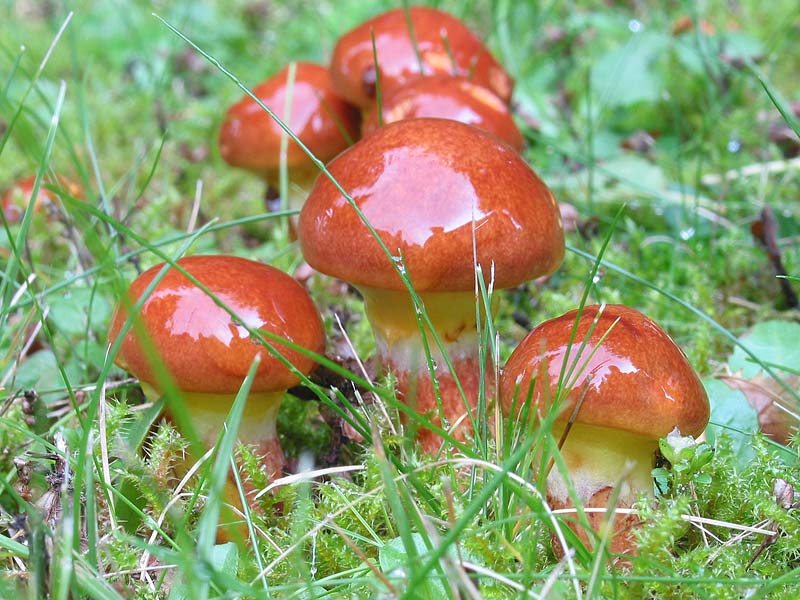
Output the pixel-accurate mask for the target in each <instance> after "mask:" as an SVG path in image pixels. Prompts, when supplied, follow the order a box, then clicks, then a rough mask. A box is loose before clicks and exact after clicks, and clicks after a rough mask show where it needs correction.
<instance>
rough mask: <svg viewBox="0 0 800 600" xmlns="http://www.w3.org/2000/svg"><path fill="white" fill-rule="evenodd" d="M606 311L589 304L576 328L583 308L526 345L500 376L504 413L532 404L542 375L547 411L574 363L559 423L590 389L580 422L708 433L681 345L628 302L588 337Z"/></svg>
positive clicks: (542, 404)
mask: <svg viewBox="0 0 800 600" xmlns="http://www.w3.org/2000/svg"><path fill="white" fill-rule="evenodd" d="M599 309H600V307H599V306H596V305H594V306H586V307H584V309H583V313H582V314H581V318H580V321H579V322H578V325H577V328H576V327H575V317H576V314H577V311H571V312H568V313H566V314H564V315H562V316H560V317H557V318H555V319H552V320H550V321H546V322H544V323H542V324H541V325H539V326H538V327H537V328H536V329H534V330H533V331H531V332H530V333H529V334H528V336H527V337H526V338H525V339H524V340H522V342H520V344H519V346H518V347H517V348H516V350H514V352H513V353H512V355H511V356H510V357H509V359H508V362H507V363H506V366H505V369H504V370H503V374H502V377H501V381H500V397H501V398H502V401H503V408H504V411H505V413H506V414H508V413H509V412H510V411H511V408H512V403H513V402H514V401H515V398H516V403H517V405H518V406H519V404H520V403H522V402H523V401H526V398H527V395H528V392H529V390H530V386H531V381H532V380H533V378H534V377H535V378H536V380H535V383H534V385H533V390H532V395H531V400H530V401H531V406H536V407H537V410H538V412H539V413H540V414H546V412H547V410H548V409H549V408H550V406H551V404H552V402H553V401H554V399H555V398H556V394H557V388H558V380H559V376H560V373H561V370H562V367H563V365H564V362H565V360H567V372H569V370H570V369H571V368H572V365H573V364H574V365H575V368H574V371H573V374H572V376H571V377H570V378H569V379H568V383H567V384H565V388H564V389H565V395H566V399H565V401H564V404H563V408H562V410H561V413H560V416H559V420H562V421H563V420H566V419H568V418H569V416H570V414H571V412H572V409H573V407H574V405H575V402H577V400H578V399H579V398H580V397H581V395H582V394H583V391H584V389H585V390H586V393H585V396H584V397H583V401H582V403H581V406H580V411H579V412H578V415H577V420H576V422H578V423H583V424H585V425H593V426H597V427H603V428H608V429H615V430H620V431H624V432H628V433H632V434H636V435H639V436H642V437H646V438H649V439H657V438H661V437H664V436H666V435H667V434H668V433H669V432H670V431H672V430H673V429H674V428H675V427H678V428H679V429H680V431H681V433H682V434H683V435H693V436H697V435H699V434H701V433H702V432H703V430H704V429H705V426H706V424H707V423H708V417H709V405H708V396H707V395H706V391H705V389H704V388H703V384H702V383H701V382H700V379H699V377H698V376H697V374H696V373H695V371H694V369H693V368H692V366H691V365H690V364H689V361H688V360H687V359H686V356H685V355H684V354H683V352H682V351H681V349H680V348H678V346H677V345H676V344H675V342H673V341H672V339H671V338H670V337H669V336H668V335H667V334H666V333H665V332H664V331H663V330H662V329H661V328H660V327H659V326H658V325H656V324H655V323H654V322H653V321H651V320H650V319H648V318H647V317H645V316H644V315H643V314H641V313H640V312H638V311H637V310H634V309H632V308H628V307H626V306H621V305H607V306H606V307H605V309H604V310H603V312H602V314H601V315H600V317H599V319H598V321H597V323H596V325H594V329H593V330H592V332H591V334H589V335H588V338H587V334H588V332H589V330H590V328H591V327H592V324H593V321H594V319H595V318H596V317H597V314H598V311H599ZM612 325H613V328H612ZM609 329H610V331H609ZM573 330H575V334H574V338H573V339H574V342H573V344H572V346H570V345H569V342H570V339H571V338H572V336H573ZM603 336H606V337H605V339H602V342H601V338H603ZM584 340H587V341H586V345H585V346H584V347H583V348H582V349H581V345H582V344H583V342H584ZM568 349H569V356H567V352H568Z"/></svg>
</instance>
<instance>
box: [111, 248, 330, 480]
mask: <svg viewBox="0 0 800 600" xmlns="http://www.w3.org/2000/svg"><path fill="white" fill-rule="evenodd" d="M177 264H178V265H180V266H181V267H182V268H183V269H185V270H186V272H187V273H189V274H190V275H192V276H193V277H194V278H195V279H196V280H197V281H199V282H200V283H201V284H202V285H203V286H205V287H206V288H207V289H208V290H209V291H210V292H211V293H212V294H214V296H216V298H217V299H218V301H219V302H222V303H223V304H224V305H225V306H226V307H227V308H228V309H230V310H231V311H232V312H233V313H234V314H235V315H236V318H234V317H233V316H231V314H230V313H229V312H228V311H227V310H225V309H224V308H222V306H220V305H219V304H217V302H216V301H215V300H214V299H213V298H212V297H211V296H210V295H208V294H207V293H206V291H204V290H203V289H201V288H200V287H198V286H197V285H196V284H195V283H193V282H192V281H190V280H189V279H188V278H187V277H186V276H185V275H184V274H183V273H181V272H180V271H178V270H177V269H175V268H171V269H169V270H168V271H167V272H166V275H164V276H163V277H162V278H161V279H160V280H159V281H158V283H157V284H156V285H155V288H154V289H153V290H152V291H151V292H150V293H149V294H148V295H147V297H146V299H145V300H144V303H143V304H142V306H141V310H140V311H139V313H138V315H137V316H136V320H135V321H134V324H135V325H136V326H135V327H133V328H131V329H129V330H128V332H127V334H126V335H125V338H124V339H123V341H122V343H121V345H120V348H119V353H118V354H117V356H116V363H117V364H118V365H119V366H120V367H122V368H123V369H125V370H126V371H129V372H130V373H132V374H133V375H134V376H136V377H137V378H138V379H139V381H140V382H141V385H142V389H143V390H144V392H145V395H146V396H147V398H148V399H150V400H156V399H157V398H158V397H160V396H161V395H162V394H163V393H164V390H165V387H164V383H165V381H164V378H165V377H168V378H169V379H170V380H171V381H172V383H173V384H174V386H175V387H176V388H177V389H178V390H179V391H180V392H181V396H182V398H183V401H184V402H185V405H186V407H187V409H188V415H189V418H190V420H191V423H192V425H193V427H194V429H195V430H196V431H197V433H198V434H199V436H200V438H201V440H202V441H203V443H204V444H205V445H206V447H211V446H213V445H214V443H215V442H216V440H217V438H218V436H219V435H220V432H221V430H222V425H223V423H224V421H225V418H226V416H227V415H228V412H229V411H230V409H231V406H232V403H233V400H234V398H235V397H236V394H237V392H238V391H239V388H240V387H241V385H242V382H243V380H244V378H245V376H246V375H247V372H248V370H249V369H250V367H251V365H252V364H253V361H254V360H255V359H256V357H259V358H260V361H261V362H260V364H259V366H258V370H257V372H256V376H255V378H254V380H253V382H252V387H251V390H250V395H249V397H248V398H247V403H246V405H245V409H244V410H245V412H244V415H243V418H242V422H241V426H240V428H239V432H238V437H239V441H241V442H242V443H244V444H247V445H249V446H252V447H253V448H254V449H255V452H256V454H257V455H258V456H260V457H261V458H262V464H263V466H264V468H265V470H266V475H267V477H268V478H269V479H273V478H275V477H276V476H280V474H281V471H282V469H283V467H284V464H285V459H284V455H283V451H282V449H281V445H280V441H279V440H278V437H277V433H276V430H275V424H276V418H277V414H278V408H279V407H280V405H281V401H282V399H283V395H284V393H285V392H286V390H287V389H288V388H290V387H292V386H293V385H296V384H297V383H298V381H299V378H298V376H297V375H296V374H295V373H294V372H292V370H290V369H289V368H288V366H287V365H286V364H284V362H283V361H282V360H281V359H280V358H279V357H278V356H277V354H276V353H279V354H280V356H281V357H283V359H284V360H285V361H286V362H287V363H289V364H291V365H292V366H293V367H294V368H295V369H296V370H297V371H299V372H300V373H304V374H308V373H309V372H311V371H312V370H313V369H314V367H315V366H316V364H315V362H314V360H313V359H312V358H309V357H308V356H306V355H305V354H303V353H301V352H299V351H297V350H295V349H293V348H290V347H288V346H286V345H284V344H282V343H280V342H279V341H275V340H274V339H269V338H267V342H268V344H269V345H270V346H271V348H267V347H266V346H265V345H264V344H262V343H260V342H259V341H258V340H256V339H254V337H252V336H251V335H250V333H249V331H248V329H247V328H248V327H249V328H251V329H253V330H258V331H261V332H266V333H268V334H272V335H273V336H277V337H278V338H280V339H282V340H287V341H289V342H291V343H293V344H296V345H297V346H300V347H302V348H305V349H307V350H309V351H310V352H314V353H321V352H322V351H323V349H324V346H325V336H324V330H323V328H322V323H321V321H320V317H319V314H318V312H317V309H316V307H315V306H314V303H313V302H312V300H311V298H310V297H309V296H308V294H307V293H306V291H305V290H304V289H303V288H302V287H301V286H300V284H298V283H297V282H296V281H294V280H293V279H292V278H291V277H289V276H288V275H286V274H285V273H283V272H282V271H279V270H278V269H275V268H273V267H271V266H268V265H264V264H261V263H257V262H253V261H250V260H246V259H243V258H237V257H232V256H193V257H187V258H182V259H180V260H178V261H177ZM163 266H164V265H163V264H162V265H157V266H155V267H153V268H151V269H149V270H147V271H145V272H144V273H142V274H141V275H140V276H139V277H138V278H137V279H136V280H135V281H134V282H133V283H132V284H131V286H130V289H129V291H128V298H127V299H126V301H124V302H121V303H120V305H119V306H118V308H117V310H116V312H115V314H114V317H113V319H112V322H111V328H110V332H109V339H110V343H111V344H113V343H114V342H115V340H116V339H117V337H118V336H119V334H120V331H121V329H122V327H123V325H124V324H125V322H126V320H127V319H128V318H129V314H130V313H129V310H130V307H132V306H133V305H134V304H135V303H136V302H137V301H139V300H140V299H141V298H142V297H143V295H144V294H145V292H146V291H147V288H148V287H149V286H150V285H151V283H152V282H153V280H154V279H155V278H156V276H157V275H158V274H159V272H160V271H161V269H162V268H163ZM167 411H168V416H169V409H167Z"/></svg>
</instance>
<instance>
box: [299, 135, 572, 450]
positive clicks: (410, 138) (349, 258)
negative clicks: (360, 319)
mask: <svg viewBox="0 0 800 600" xmlns="http://www.w3.org/2000/svg"><path fill="white" fill-rule="evenodd" d="M328 168H329V170H330V172H331V174H332V175H333V177H334V178H335V179H336V180H337V181H338V182H339V184H341V186H342V187H343V189H344V190H345V191H346V192H347V193H348V194H349V195H350V196H351V197H352V200H353V201H354V202H355V205H356V206H357V207H358V208H359V209H360V211H361V213H362V214H363V216H364V218H365V219H366V220H367V221H368V222H369V223H370V224H371V226H372V227H373V228H374V229H375V231H376V232H377V234H378V236H379V237H380V239H381V240H382V242H383V243H384V244H385V246H386V248H388V251H389V253H390V254H391V257H390V256H387V254H386V253H385V252H384V250H383V249H382V248H381V246H380V245H379V243H378V241H377V240H376V239H375V237H374V236H373V235H372V233H371V232H370V230H369V228H368V227H367V225H366V224H365V223H364V222H363V221H362V218H361V215H359V214H358V212H357V211H356V210H355V209H354V208H353V206H352V205H351V204H350V203H349V202H348V200H347V199H346V198H345V197H344V196H343V195H342V194H341V193H340V191H339V190H338V189H337V187H336V186H334V184H333V183H332V182H331V181H330V180H329V179H328V178H327V177H320V178H319V179H318V180H317V183H316V184H315V186H314V188H313V189H312V191H311V193H310V194H309V197H308V201H307V202H306V205H305V206H304V208H303V210H302V212H301V213H300V225H299V229H298V234H299V240H300V246H301V249H302V251H303V255H304V256H305V258H306V260H307V261H308V263H309V264H310V265H311V266H312V267H314V268H315V269H317V270H318V271H321V272H322V273H326V274H328V275H332V276H334V277H338V278H340V279H343V280H345V281H347V282H349V283H351V284H353V285H354V286H356V287H357V288H358V290H359V291H360V292H361V294H362V295H363V297H364V302H365V308H366V313H367V317H368V318H369V320H370V323H371V324H372V328H373V332H374V335H375V339H376V343H377V349H378V354H379V358H380V359H381V361H382V363H383V365H384V366H386V367H387V368H388V369H390V370H391V371H393V372H394V373H395V374H396V376H397V379H398V389H399V392H400V395H401V398H402V399H404V401H405V402H406V403H407V404H409V405H411V406H413V407H415V408H416V410H417V412H419V413H422V414H426V415H428V416H429V417H430V418H431V420H432V422H433V423H437V424H442V423H441V421H440V419H439V417H440V414H439V404H438V399H437V395H436V392H435V389H434V385H433V381H432V379H431V376H430V372H429V368H428V363H427V357H426V354H425V350H424V346H423V337H422V336H421V334H420V329H419V326H418V320H417V317H418V311H417V310H416V307H415V305H414V303H413V302H412V299H411V296H410V294H409V292H408V289H407V287H406V285H405V283H404V281H403V279H402V278H401V277H400V275H399V274H398V271H397V269H398V268H400V269H404V270H405V272H406V273H407V274H408V277H409V279H410V282H411V284H412V285H413V288H414V290H415V291H416V292H417V293H418V294H419V297H420V298H421V300H422V303H423V304H424V308H425V311H426V312H427V314H428V316H429V317H430V319H431V321H432V323H433V327H434V328H435V330H436V332H437V333H438V335H439V337H440V338H441V340H442V342H443V345H444V352H445V353H446V354H447V355H448V356H449V358H450V359H451V360H452V364H453V366H454V371H455V372H454V373H451V372H450V370H449V369H448V366H447V364H446V361H445V360H444V356H443V355H442V352H441V351H440V349H439V348H438V346H437V344H436V342H435V340H434V338H433V337H432V336H431V335H430V331H429V330H428V328H427V327H426V328H425V330H426V333H425V338H424V341H426V342H427V345H428V346H429V348H430V351H431V357H432V359H433V364H434V372H435V375H436V380H437V382H438V386H439V393H440V398H441V404H442V406H441V416H442V417H444V419H445V423H444V424H443V425H446V426H450V427H453V428H454V435H455V437H456V438H457V439H464V438H465V435H466V434H467V433H469V432H471V426H470V425H471V424H470V418H469V417H470V416H469V415H468V414H467V413H468V410H469V411H470V412H472V413H474V410H473V409H474V408H475V407H476V403H477V401H478V396H479V391H480V381H479V372H480V368H481V364H480V359H479V352H478V327H477V323H476V319H477V317H476V301H477V299H476V266H478V265H479V266H480V267H481V269H482V272H483V275H484V278H485V280H486V281H487V283H492V284H493V285H494V287H495V288H507V287H512V286H515V285H518V284H520V283H522V282H524V281H527V280H530V279H533V278H535V277H539V276H542V275H545V274H548V273H552V272H553V271H554V270H555V269H556V268H557V267H558V266H559V264H560V263H561V260H562V258H563V254H564V234H563V231H562V228H561V221H560V215H559V211H558V206H557V203H556V201H555V198H554V197H553V195H552V193H551V192H550V190H549V189H548V188H547V186H546V185H545V184H544V183H543V182H542V181H541V180H540V179H539V178H538V177H537V176H536V174H535V173H534V172H533V171H532V170H531V169H530V167H529V166H528V165H527V164H526V163H525V162H524V161H523V160H522V159H521V158H520V156H519V155H518V154H517V153H516V152H515V151H514V150H512V149H511V148H510V147H509V146H507V145H505V144H503V143H502V142H500V141H499V140H498V139H497V138H495V137H494V136H492V135H490V134H488V133H486V132H484V131H481V130H480V129H477V128H475V127H472V126H470V125H465V124H463V123H459V122H457V121H451V120H446V119H410V120H406V121H398V122H396V123H392V124H389V125H387V126H385V127H383V128H381V129H379V130H378V131H376V132H375V133H373V134H372V135H370V136H369V137H367V138H364V139H362V140H361V141H360V142H358V143H357V144H355V145H354V146H352V147H351V148H349V149H348V150H346V151H345V152H343V153H342V154H340V155H339V156H338V157H337V158H336V159H334V160H333V161H332V162H331V163H330V165H329V166H328ZM488 376H489V377H490V378H491V373H488ZM456 378H457V379H458V381H460V384H461V386H462V387H463V390H464V395H463V396H462V394H461V393H460V391H459V389H458V387H457V384H456V381H455V380H456ZM472 416H474V414H473V415H472ZM456 424H459V425H458V427H457V428H456V427H455V426H456ZM419 433H420V435H419V438H420V441H421V443H422V446H423V448H424V449H425V450H427V451H430V452H432V451H435V450H436V449H437V448H438V447H439V446H440V444H441V441H442V440H441V439H440V438H439V437H438V436H436V435H434V434H433V433H432V432H431V431H430V430H428V429H421V430H420V432H419Z"/></svg>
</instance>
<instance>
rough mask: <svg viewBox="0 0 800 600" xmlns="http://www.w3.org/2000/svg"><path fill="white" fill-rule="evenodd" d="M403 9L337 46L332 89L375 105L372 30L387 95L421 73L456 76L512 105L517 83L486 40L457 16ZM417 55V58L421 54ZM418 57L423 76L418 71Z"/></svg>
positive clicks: (364, 26)
mask: <svg viewBox="0 0 800 600" xmlns="http://www.w3.org/2000/svg"><path fill="white" fill-rule="evenodd" d="M408 16H409V17H410V20H411V24H412V26H413V33H414V39H415V40H416V48H415V46H414V44H413V43H412V41H411V39H412V38H411V35H410V33H409V27H408V21H407V19H406V12H405V10H404V9H402V8H399V9H395V10H390V11H389V12H386V13H383V14H381V15H378V16H377V17H374V18H372V19H370V20H368V21H365V22H364V23H362V24H361V25H359V26H358V27H356V28H355V29H353V30H351V31H349V32H348V33H346V34H345V35H343V36H342V37H341V38H340V39H339V41H338V42H337V43H336V47H335V48H334V50H333V59H332V60H331V77H332V78H333V86H334V89H335V90H336V91H337V92H338V93H339V95H341V96H342V97H343V98H346V99H347V100H349V101H350V102H352V103H353V104H355V105H357V106H361V107H366V106H369V105H370V104H372V103H373V102H374V101H375V81H376V76H375V64H374V62H375V61H374V56H373V51H372V36H371V32H372V31H374V32H375V49H376V52H377V57H378V65H379V67H380V85H381V90H382V91H383V92H389V91H391V90H393V89H395V88H397V87H399V86H402V85H403V84H405V83H407V82H409V81H411V80H413V79H417V78H418V77H420V75H421V74H422V75H433V74H441V75H458V76H461V77H469V78H470V79H471V80H472V81H473V82H475V83H477V84H479V85H482V86H483V87H486V88H489V89H490V90H492V91H493V92H494V93H495V94H497V95H498V96H499V97H500V99H501V100H503V101H504V102H508V101H509V100H510V99H511V92H512V91H513V89H514V80H513V79H512V78H511V77H510V76H509V75H508V73H506V72H505V70H504V69H503V67H501V66H500V65H499V64H498V63H497V61H496V60H495V59H494V57H493V56H492V55H491V54H490V53H489V51H488V50H487V49H486V47H485V46H484V45H483V42H481V40H479V39H478V37H477V36H476V35H475V34H474V33H472V31H470V30H469V28H468V27H467V26H466V25H464V23H462V22H461V21H460V20H458V19H457V18H455V17H454V16H452V15H450V14H448V13H446V12H442V11H440V10H436V9H433V8H427V7H423V6H412V7H411V8H410V9H408ZM417 50H418V51H419V56H418V54H417ZM420 59H421V62H422V64H423V69H424V72H423V73H420Z"/></svg>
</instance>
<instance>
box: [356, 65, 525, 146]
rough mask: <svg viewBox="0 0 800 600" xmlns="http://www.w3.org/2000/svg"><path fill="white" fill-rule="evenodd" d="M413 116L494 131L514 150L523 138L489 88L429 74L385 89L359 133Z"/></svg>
mask: <svg viewBox="0 0 800 600" xmlns="http://www.w3.org/2000/svg"><path fill="white" fill-rule="evenodd" d="M415 117H437V118H441V119H453V120H454V121H460V122H462V123H467V124H468V125H474V126H475V127H479V128H480V129H483V130H485V131H488V132H489V133H492V134H494V135H496V136H497V137H498V138H499V139H501V140H503V141H504V142H505V143H507V144H508V145H509V146H511V147H512V148H514V150H516V151H517V152H519V151H521V150H522V145H523V139H522V134H521V133H520V131H519V128H518V127H517V125H516V123H514V119H513V118H512V117H511V112H510V111H509V109H508V105H507V104H506V103H505V102H503V101H502V100H500V98H498V97H497V95H496V94H494V93H493V92H492V91H491V90H489V89H487V88H485V87H483V86H480V85H477V84H476V83H473V82H472V81H470V80H469V79H466V78H464V77H450V76H431V77H423V78H421V79H417V80H415V81H412V82H410V83H408V84H406V85H404V86H401V87H398V88H396V89H395V90H393V91H392V92H390V93H387V94H386V95H385V96H384V97H383V98H382V102H381V107H380V110H379V107H378V106H377V104H376V105H373V107H372V108H371V109H370V110H369V111H368V112H367V114H366V115H365V116H364V122H363V123H362V125H361V134H362V135H364V136H366V135H369V134H370V133H372V132H373V131H375V130H376V129H377V128H378V127H379V126H380V124H381V122H382V123H383V124H388V123H394V122H395V121H400V120H403V119H412V118H415Z"/></svg>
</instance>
